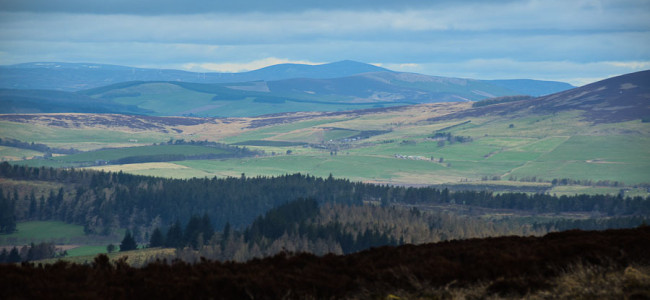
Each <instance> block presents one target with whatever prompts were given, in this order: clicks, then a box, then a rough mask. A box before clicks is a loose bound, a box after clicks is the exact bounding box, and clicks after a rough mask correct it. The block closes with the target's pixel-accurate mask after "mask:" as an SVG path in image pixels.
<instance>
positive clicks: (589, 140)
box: [0, 97, 650, 192]
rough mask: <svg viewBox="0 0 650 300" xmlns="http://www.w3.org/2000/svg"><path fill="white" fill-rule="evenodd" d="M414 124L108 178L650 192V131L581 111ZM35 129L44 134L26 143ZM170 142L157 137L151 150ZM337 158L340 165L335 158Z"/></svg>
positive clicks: (374, 124) (403, 119) (325, 124)
mask: <svg viewBox="0 0 650 300" xmlns="http://www.w3.org/2000/svg"><path fill="white" fill-rule="evenodd" d="M128 98H131V97H128ZM409 114H410V115H409ZM413 114H417V113H416V112H413V111H411V112H405V113H402V112H401V111H400V110H398V111H390V112H387V113H385V114H383V115H381V114H365V115H363V114H362V115H358V116H355V115H346V116H344V117H337V118H332V117H320V118H315V119H307V120H305V119H300V120H299V121H295V122H291V121H281V122H278V123H277V124H272V125H266V126H262V127H255V126H251V127H246V126H245V125H243V126H242V129H241V131H240V132H239V133H237V132H235V133H234V134H228V136H227V137H225V138H221V139H220V140H219V142H223V143H228V144H238V145H246V147H248V148H251V149H254V150H263V151H264V152H265V153H266V156H260V157H254V158H244V159H226V160H214V159H213V160H200V161H176V162H169V163H166V164H148V163H135V164H129V165H123V166H106V167H101V168H102V169H104V170H110V171H118V170H123V171H124V172H129V173H133V174H142V175H154V176H165V177H176V178H190V177H205V176H207V177H212V176H239V175H240V174H241V173H246V174H247V175H249V176H256V175H263V176H273V175H281V174H286V173H296V172H301V173H308V174H311V175H315V176H328V175H329V174H330V173H331V174H333V175H334V176H336V177H339V178H350V179H353V180H361V181H372V182H382V183H395V184H440V183H458V182H461V181H462V182H467V181H470V182H471V181H480V180H481V179H483V178H485V177H489V178H491V179H492V178H501V179H504V180H505V179H509V178H516V179H527V178H533V177H535V178H536V179H542V180H545V181H551V180H553V179H562V178H570V179H579V180H592V181H599V180H609V181H619V182H623V183H625V184H627V185H635V184H642V183H650V151H648V150H647V149H650V124H648V123H641V122H640V121H638V120H637V121H629V122H624V123H616V124H591V123H589V122H588V121H586V120H584V119H583V118H582V117H581V116H580V113H579V112H578V111H567V112H561V113H556V114H548V115H534V114H524V115H520V116H519V115H514V116H510V117H507V118H503V117H502V116H483V117H479V118H472V119H468V118H461V119H452V120H444V121H439V122H430V121H413V122H410V117H409V116H413ZM289 120H290V119H289ZM8 124H9V125H11V126H13V127H11V126H9V127H7V128H16V129H20V130H22V133H24V134H28V135H29V134H31V136H30V137H31V138H35V140H34V141H35V142H41V143H43V142H45V143H60V144H66V145H75V143H82V141H83V143H86V144H85V145H89V144H95V145H97V144H102V143H105V145H120V146H124V141H125V140H126V139H127V138H134V137H132V136H130V135H128V134H125V133H119V132H113V131H107V132H108V133H109V134H107V135H103V136H100V138H96V137H93V136H94V135H96V134H97V133H96V132H95V131H94V130H78V129H69V128H55V129H53V128H50V127H42V128H44V130H42V131H41V129H42V128H41V127H38V128H37V127H36V126H35V125H31V126H32V127H29V126H30V125H23V124H15V123H8ZM251 124H254V123H251ZM265 124H268V123H265ZM28 129H29V130H35V131H36V132H39V133H36V134H32V133H27V131H28ZM48 130H50V131H48ZM368 130H383V131H384V132H383V133H376V134H375V135H372V136H370V137H369V138H364V139H360V140H353V141H350V140H346V138H349V137H352V136H358V135H359V134H360V133H362V132H366V131H368ZM436 132H445V133H450V134H451V135H452V136H462V137H470V138H471V141H468V142H464V143H459V142H455V143H450V142H448V141H445V142H444V144H443V143H441V142H440V141H439V140H434V139H432V138H431V137H432V136H433V135H434V134H435V133H436ZM3 133H4V132H3ZM79 133H84V134H79ZM202 134H204V133H202ZM205 134H209V133H208V132H205ZM50 135H51V136H50ZM142 135H144V133H142ZM220 136H224V135H220ZM0 137H2V136H1V135H0ZM8 137H13V138H16V135H15V134H10V136H8ZM163 137H164V136H162V135H159V134H157V133H155V134H152V137H150V138H149V140H154V139H160V138H163ZM136 138H138V140H139V141H143V140H145V139H143V138H141V137H136ZM175 138H177V139H178V138H185V139H186V140H189V139H191V138H193V136H187V135H186V136H184V133H180V134H178V136H177V137H175ZM159 141H160V140H158V142H159ZM111 142H112V143H113V144H111ZM314 145H316V146H314ZM214 151H217V152H218V151H221V150H218V149H211V148H205V147H198V146H189V145H183V146H177V145H166V146H141V147H126V148H120V149H107V150H100V151H95V152H88V153H80V154H75V155H70V156H61V157H55V158H53V159H51V160H33V161H31V160H28V161H24V162H20V163H25V164H29V165H36V166H40V165H44V166H55V167H56V166H69V165H70V164H74V163H77V162H95V161H96V160H106V161H109V160H114V159H120V158H124V157H131V156H141V155H153V154H184V155H195V154H208V153H216V152H214ZM288 152H291V155H288V154H289V153H288ZM334 153H336V154H337V155H331V154H334ZM441 160H442V161H441ZM563 192H564V191H563Z"/></svg>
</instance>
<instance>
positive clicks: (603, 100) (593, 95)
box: [436, 71, 650, 123]
mask: <svg viewBox="0 0 650 300" xmlns="http://www.w3.org/2000/svg"><path fill="white" fill-rule="evenodd" d="M649 83H650V71H642V72H636V73H631V74H626V75H622V76H617V77H613V78H609V79H605V80H602V81H598V82H595V83H592V84H588V85H585V86H583V87H579V88H575V89H571V90H568V91H564V92H559V93H556V94H552V95H548V96H544V97H538V98H533V99H530V100H522V101H517V102H509V103H500V104H494V105H488V106H482V107H477V108H474V109H470V110H467V111H463V112H459V113H456V114H450V115H447V116H443V117H441V118H436V119H451V118H463V117H476V116H482V115H490V114H492V115H511V116H512V115H522V114H526V113H535V114H548V113H557V112H562V111H570V110H581V111H584V113H583V114H582V116H583V117H584V118H585V119H586V120H588V121H591V122H595V123H616V122H625V121H630V120H635V119H642V118H646V117H648V116H650V84H649Z"/></svg>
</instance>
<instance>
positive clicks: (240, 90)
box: [0, 61, 567, 117]
mask: <svg viewBox="0 0 650 300" xmlns="http://www.w3.org/2000/svg"><path fill="white" fill-rule="evenodd" d="M56 66H58V65H56ZM56 66H54V67H52V66H51V65H35V64H33V65H24V66H20V68H18V67H16V70H21V71H26V72H27V71H29V72H37V73H38V72H39V71H38V70H41V69H42V71H43V73H42V74H40V75H38V74H34V76H35V78H34V80H32V81H30V82H31V83H34V85H35V86H38V82H39V80H40V79H38V78H40V77H39V76H41V75H42V76H45V77H48V76H50V75H52V74H50V75H47V74H48V73H51V72H55V73H56V72H63V73H61V74H59V75H60V76H59V77H57V78H55V79H53V80H46V82H47V83H48V84H50V83H52V84H54V83H56V82H57V80H59V79H58V78H62V79H65V78H67V77H69V76H68V75H70V76H71V74H74V75H75V76H72V77H71V78H73V79H75V80H76V79H79V78H87V80H90V81H92V80H93V78H99V77H98V76H100V77H101V75H102V74H104V75H106V74H109V73H110V74H113V73H114V72H117V73H115V74H113V75H115V76H114V77H111V78H112V79H110V81H116V80H119V78H124V79H133V78H139V79H143V80H140V81H127V82H119V83H114V84H110V85H106V86H101V87H96V88H92V89H86V90H81V91H77V92H69V91H54V90H52V91H47V90H29V89H5V90H2V93H1V94H0V101H2V103H3V104H4V107H3V109H2V110H1V111H0V112H2V113H25V112H31V113H70V112H86V113H126V114H134V113H135V114H147V115H157V116H171V115H175V116H200V117H247V116H258V115H264V114H275V113H285V112H298V111H344V110H353V109H368V108H378V107H391V106H402V105H411V104H417V103H435V102H455V101H477V100H482V99H485V98H490V97H497V96H508V95H517V94H520V93H522V92H531V93H533V94H534V93H538V92H540V89H541V90H545V91H547V92H548V91H551V90H561V89H563V88H567V85H566V84H562V83H553V82H550V83H549V82H543V81H526V80H514V81H505V82H507V83H508V84H507V85H504V84H503V83H502V82H499V83H493V82H491V81H483V80H472V79H462V78H446V77H436V76H427V75H421V74H415V73H400V72H393V71H390V70H386V69H382V68H379V67H376V66H373V65H368V64H363V63H358V62H352V61H343V62H338V63H332V64H325V65H317V66H310V65H292V64H283V65H275V66H270V67H267V68H263V69H260V70H256V71H251V72H246V73H236V74H231V75H232V76H231V77H229V79H228V80H235V79H240V80H243V79H251V80H253V79H259V78H261V79H262V80H256V81H241V82H227V83H223V82H222V83H201V82H187V81H186V80H195V81H210V80H213V81H227V80H225V79H223V78H222V79H223V80H221V79H218V78H221V77H219V76H222V77H223V76H227V74H219V76H217V77H214V76H213V78H212V79H210V80H208V79H205V80H203V79H200V80H197V78H196V77H193V76H189V75H188V74H189V73H187V72H185V73H183V72H181V71H161V72H158V73H156V72H149V71H148V70H141V69H137V70H136V69H133V70H132V71H131V73H130V74H126V73H125V74H126V75H124V76H122V77H120V76H121V75H119V74H118V73H119V72H127V71H128V68H125V67H118V66H103V65H67V64H64V65H61V68H62V69H59V68H56ZM5 69H6V68H5ZM66 70H72V71H66ZM98 70H101V72H100V71H98ZM0 71H1V70H0ZM104 71H105V72H104ZM66 72H69V73H70V74H67V73H66ZM97 72H99V73H97ZM102 72H104V73H102ZM112 72H113V73H112ZM139 72H140V73H139ZM0 73H1V72H0ZM183 74H184V75H183ZM5 75H6V74H5ZM176 75H179V76H177V77H174V76H176ZM181 75H182V76H181ZM186 75H188V76H189V77H188V76H186ZM213 75H214V74H213ZM111 76H112V75H111ZM215 76H216V75H215ZM228 76H230V75H228ZM332 76H339V77H332ZM285 77H290V78H285ZM330 77H331V78H330ZM173 78H175V79H173ZM283 78H284V79H283ZM152 79H165V80H164V81H160V80H158V81H152ZM273 79H277V80H273ZM80 80H81V79H80ZM84 80H85V79H84ZM9 82H11V80H7V81H6V82H4V83H6V84H8V83H9ZM102 82H105V81H102ZM519 82H525V84H518V83H519ZM60 84H63V85H65V83H60ZM518 87H519V89H517V88H518Z"/></svg>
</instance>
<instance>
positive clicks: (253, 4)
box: [0, 0, 512, 15]
mask: <svg viewBox="0 0 650 300" xmlns="http://www.w3.org/2000/svg"><path fill="white" fill-rule="evenodd" d="M463 2H464V3H479V2H482V1H480V0H469V1H467V0H465V1H463ZM504 2H512V0H500V1H492V3H504ZM454 3H457V1H453V0H444V1H440V0H439V1H422V0H400V1H395V0H316V1H314V0H311V1H308V0H280V1H270V0H237V1H233V0H186V1H178V0H58V1H53V0H0V10H4V11H14V12H69V13H92V14H136V15H158V14H197V13H209V12H212V13H224V12H225V13H233V12H234V13H241V12H296V11H305V10H348V9H350V10H403V9H419V8H422V7H432V6H436V7H440V6H446V5H451V4H454Z"/></svg>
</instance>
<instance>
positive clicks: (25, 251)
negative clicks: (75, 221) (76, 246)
mask: <svg viewBox="0 0 650 300" xmlns="http://www.w3.org/2000/svg"><path fill="white" fill-rule="evenodd" d="M65 255H67V253H66V252H65V251H62V252H59V251H57V250H56V247H55V246H54V243H48V242H43V243H39V244H34V243H31V244H30V245H29V246H27V245H25V246H23V247H21V248H18V247H15V246H14V247H12V248H11V250H7V249H6V248H3V249H2V251H0V263H19V262H22V261H33V260H41V259H48V258H54V257H59V256H65Z"/></svg>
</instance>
